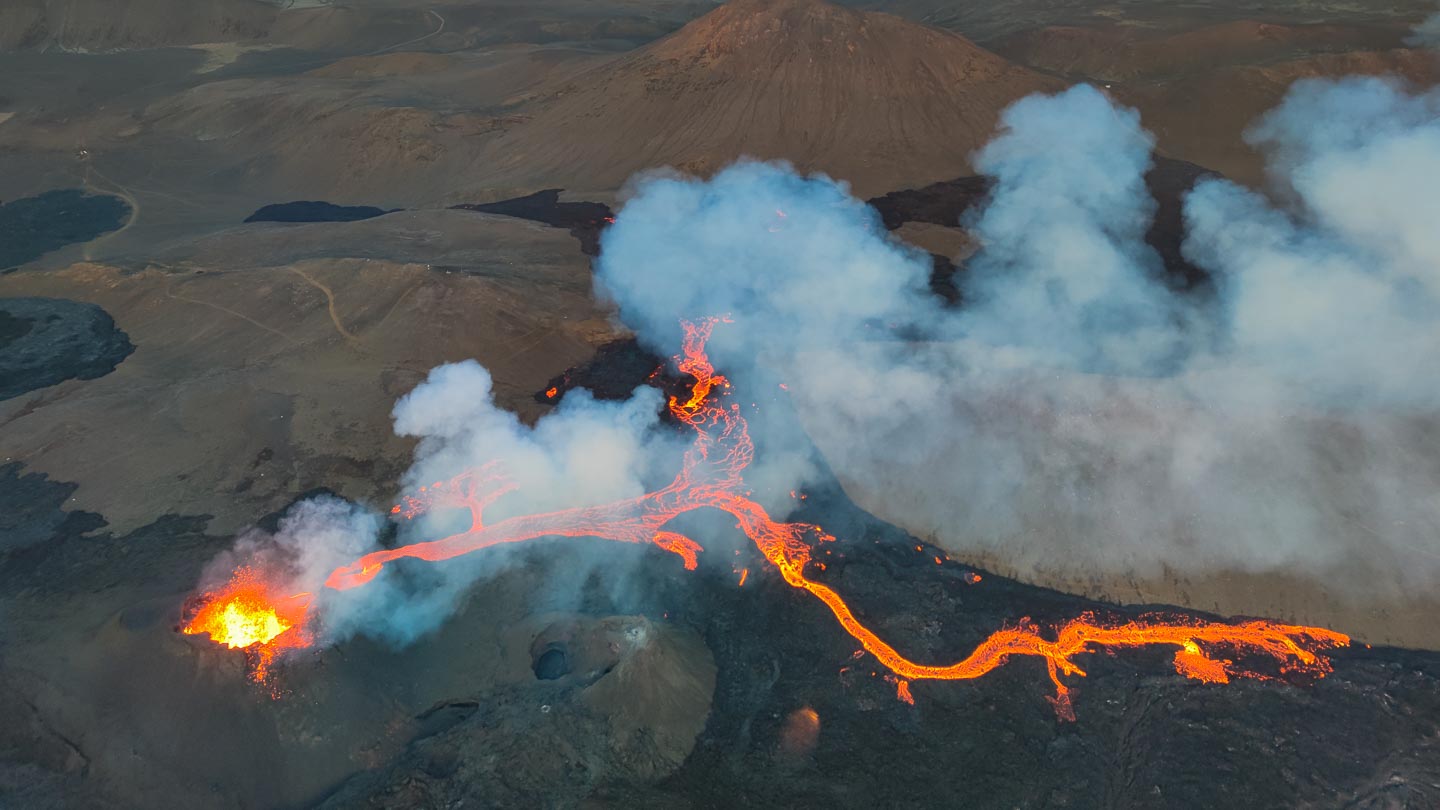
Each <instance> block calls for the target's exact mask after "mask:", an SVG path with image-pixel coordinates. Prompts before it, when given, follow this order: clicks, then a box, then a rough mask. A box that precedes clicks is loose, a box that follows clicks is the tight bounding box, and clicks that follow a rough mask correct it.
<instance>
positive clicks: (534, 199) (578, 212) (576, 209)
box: [452, 188, 614, 256]
mask: <svg viewBox="0 0 1440 810" xmlns="http://www.w3.org/2000/svg"><path fill="white" fill-rule="evenodd" d="M562 191H564V189H559V188H548V189H545V190H544V191H537V192H535V193H534V194H530V195H528V196H525V197H516V198H514V199H510V200H501V201H500V202H493V203H480V204H476V203H466V204H463V205H456V206H452V207H453V208H457V209H460V210H463V211H478V212H480V213H482V214H500V215H501V216H507V217H516V218H517V219H528V220H531V221H533V222H543V223H545V224H546V225H550V226H551V227H555V228H565V229H566V230H568V231H570V235H571V236H574V237H575V238H576V239H578V240H580V252H582V253H584V254H585V255H586V256H599V255H600V232H601V231H603V230H605V227H606V226H607V225H609V224H610V223H611V222H613V221H614V217H613V216H612V215H611V213H610V206H608V205H605V204H604V203H597V202H560V192H562Z"/></svg>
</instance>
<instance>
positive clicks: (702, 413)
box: [183, 318, 1350, 720]
mask: <svg viewBox="0 0 1440 810" xmlns="http://www.w3.org/2000/svg"><path fill="white" fill-rule="evenodd" d="M718 322H719V319H716V318H710V319H706V320H702V321H698V322H694V323H690V322H687V323H685V324H684V327H685V341H684V345H683V350H682V353H681V355H680V356H679V357H677V358H676V362H677V365H678V366H679V369H680V371H682V372H684V373H686V374H689V375H691V376H692V377H694V379H695V382H694V384H693V385H692V386H691V388H690V393H689V396H688V397H686V398H680V397H671V399H670V403H669V409H670V413H671V414H672V415H673V416H674V417H675V418H676V419H678V420H679V421H680V422H682V423H684V424H685V425H687V426H689V427H690V428H691V429H692V430H694V433H695V437H694V442H693V444H691V446H690V447H689V449H688V450H687V451H686V452H685V455H684V459H683V463H682V465H681V468H680V471H679V473H678V474H677V475H676V476H675V480H674V481H672V482H671V483H670V484H669V485H668V486H666V487H664V488H662V489H659V490H656V491H655V492H650V493H648V494H645V495H642V496H640V497H637V498H632V499H629V500H624V501H618V502H615V503H610V504H606V505H603V506H590V507H584V508H577V509H565V510H561V511H556V512H549V513H544V514H535V515H523V516H517V517H512V518H508V519H506V520H502V521H499V522H496V523H491V524H487V523H485V522H484V521H483V520H482V519H481V513H482V512H483V511H484V509H485V507H486V506H487V505H488V504H490V503H492V502H494V501H495V499H497V498H499V497H500V496H501V495H503V494H505V493H507V492H510V491H511V490H512V489H513V486H511V485H510V484H509V483H508V482H507V481H506V480H505V479H504V478H503V477H502V476H500V475H498V474H496V473H494V472H493V469H492V468H488V467H487V468H482V469H480V470H475V471H471V472H467V473H465V474H462V475H460V476H458V477H456V478H454V479H452V480H450V481H448V482H441V483H438V484H436V485H433V486H430V487H426V488H424V489H423V490H422V492H421V493H420V494H419V495H418V496H416V497H409V498H406V499H405V502H404V503H403V504H402V505H400V506H396V507H395V508H394V509H393V510H392V511H393V512H394V513H396V514H403V515H405V516H410V517H413V516H414V515H416V514H419V513H421V512H423V511H425V510H426V509H430V508H434V507H461V508H468V509H469V511H470V514H471V518H472V522H471V525H470V528H469V529H467V530H466V531H464V532H461V533H459V534H454V535H451V536H449V537H444V538H441V539H438V540H432V541H427V542H419V543H412V544H410V545H406V546H400V547H397V548H393V549H385V550H382V551H376V552H373V553H370V554H366V555H365V556H363V557H361V558H360V559H358V560H356V561H355V562H353V563H351V564H350V565H346V566H343V567H341V568H338V569H336V570H335V571H334V572H332V573H331V574H330V576H329V579H328V580H327V581H326V583H325V585H326V586H327V587H329V588H334V589H336V590H347V589H350V588H359V587H363V586H364V585H365V584H366V583H368V582H370V581H371V580H372V579H374V578H375V576H376V575H377V574H379V573H380V571H381V570H382V569H383V568H384V567H385V565H386V564H387V563H389V562H391V561H393V560H397V559H400V558H402V557H416V558H419V559H422V560H428V561H430V562H440V561H443V560H448V559H451V558H452V557H458V556H460V555H463V554H470V553H472V552H475V551H479V550H481V549H485V548H489V547H491V546H496V545H500V544H502V543H521V542H525V541H527V540H534V539H537V538H541V537H555V536H565V537H593V538H601V539H605V540H615V541H619V542H624V543H652V544H654V545H656V546H659V547H660V548H662V549H665V550H666V551H669V552H672V553H674V554H676V555H678V556H679V557H680V558H681V560H682V561H683V562H684V565H685V568H686V569H689V570H694V569H695V567H696V564H697V556H696V555H698V554H699V553H700V552H701V551H703V549H702V548H701V546H700V545H699V544H698V543H696V542H695V541H694V540H691V539H690V538H688V537H685V536H684V535H681V534H678V533H676V532H673V531H667V530H666V528H665V527H666V525H667V524H668V523H670V521H671V520H673V519H674V518H675V517H677V516H679V515H681V514H683V513H685V512H689V511H691V510H695V509H700V508H703V507H710V508H715V509H721V510H724V511H725V512H728V513H729V514H731V515H733V516H734V518H735V520H736V521H737V522H738V525H739V528H740V530H741V531H743V532H744V533H745V534H746V536H748V537H749V538H750V539H751V540H752V541H753V542H754V543H755V545H756V546H757V547H758V548H759V550H760V552H761V553H762V554H763V555H764V556H765V558H766V559H767V560H769V561H770V563H771V564H773V565H774V566H775V568H776V569H777V570H778V571H779V573H780V576H781V577H782V578H784V580H785V582H786V583H787V584H789V585H790V586H791V587H793V588H798V589H800V590H803V591H805V592H807V593H809V594H810V595H811V596H813V597H815V598H816V599H818V600H820V601H821V602H822V603H824V605H825V607H827V608H828V609H829V610H830V612H831V613H832V614H833V615H834V617H835V620H836V621H837V622H839V624H840V627H841V628H843V629H844V630H845V632H847V633H849V634H850V635H851V636H853V637H854V638H855V640H856V641H857V642H859V644H860V646H861V647H862V648H864V650H865V651H866V652H868V653H870V654H871V655H873V656H874V657H875V659H876V660H877V661H879V662H880V664H881V665H882V666H884V667H885V668H886V669H888V670H890V672H891V673H893V674H892V675H890V676H889V677H888V678H887V679H888V680H891V681H892V682H893V683H894V684H895V685H896V690H897V696H898V697H899V698H900V699H902V700H905V701H907V702H913V698H912V697H911V692H910V688H909V682H910V681H914V680H968V679H971V678H979V677H981V676H982V675H985V674H986V673H989V672H990V671H992V670H994V669H996V668H998V667H1000V666H1003V665H1004V664H1005V663H1006V662H1007V661H1008V660H1009V659H1010V658H1011V657H1013V656H1034V657H1037V658H1040V659H1041V660H1043V661H1044V662H1045V666H1046V667H1047V669H1048V670H1049V674H1050V680H1051V682H1052V683H1053V684H1054V687H1055V696H1054V697H1053V698H1050V700H1051V702H1052V703H1053V704H1054V707H1055V711H1056V713H1057V714H1058V715H1059V716H1060V717H1061V718H1062V719H1067V720H1073V719H1074V712H1073V710H1072V708H1071V703H1070V689H1069V687H1068V686H1067V685H1066V683H1065V682H1064V680H1063V679H1062V676H1083V675H1084V674H1085V673H1084V671H1083V670H1081V669H1080V667H1079V666H1078V665H1077V664H1076V663H1075V660H1074V659H1075V657H1076V656H1077V655H1080V654H1082V653H1086V652H1091V651H1094V650H1096V649H1098V648H1121V647H1140V646H1146V645H1164V646H1170V647H1174V648H1175V658H1174V665H1175V670H1176V671H1177V672H1179V673H1180V674H1182V675H1185V676H1186V677H1189V678H1194V679H1197V680H1201V681H1207V682H1210V683H1227V682H1228V681H1229V680H1230V678H1232V677H1247V678H1265V677H1267V676H1266V675H1264V674H1263V673H1261V672H1258V671H1255V670H1251V669H1248V668H1245V667H1242V666H1239V665H1237V664H1236V663H1235V662H1234V661H1231V660H1227V659H1224V658H1219V657H1216V656H1217V654H1218V653H1219V652H1221V651H1231V652H1233V653H1236V654H1243V655H1246V656H1250V657H1256V656H1261V657H1268V658H1270V659H1272V660H1273V661H1275V662H1277V663H1278V665H1279V669H1280V671H1281V672H1283V673H1292V674H1305V675H1309V676H1311V677H1323V676H1324V675H1325V674H1326V673H1328V672H1330V671H1331V664H1330V661H1329V659H1328V658H1327V657H1326V656H1325V655H1324V651H1325V650H1329V649H1333V648H1336V647H1341V646H1345V645H1347V644H1349V643H1350V639H1349V637H1348V636H1346V635H1344V634H1342V633H1337V632H1334V631H1331V630H1326V629H1323V628H1318V627H1303V626H1295V625H1285V624H1276V623H1274V622H1268V621H1248V622H1244V623H1239V624H1227V623H1220V622H1208V621H1200V620H1192V619H1186V618H1183V617H1173V616H1165V615H1159V614H1157V615H1147V616H1142V617H1138V618H1135V619H1131V620H1129V621H1114V622H1106V621H1103V620H1100V619H1097V618H1096V616H1094V615H1093V614H1090V613H1085V614H1081V615H1080V616H1078V617H1076V618H1074V619H1072V620H1070V621H1068V622H1065V623H1064V624H1061V625H1060V626H1058V627H1055V628H1051V631H1050V632H1049V633H1046V632H1044V631H1043V630H1042V628H1040V627H1039V626H1037V625H1036V624H1034V623H1032V622H1030V621H1029V620H1028V619H1027V620H1022V621H1021V622H1020V623H1019V624H1018V625H1017V626H1015V627H1008V628H1002V629H1000V630H997V631H995V632H994V633H993V634H991V635H990V637H989V638H987V639H985V641H983V642H982V643H981V644H980V645H979V646H978V647H977V648H976V649H975V650H973V651H972V652H971V653H970V654H969V655H968V656H966V657H965V658H963V659H961V660H959V661H956V662H955V663H952V664H945V665H937V664H921V663H917V662H915V661H911V660H910V659H908V658H906V657H905V656H904V655H902V654H901V653H899V652H897V651H896V650H895V648H894V647H892V646H890V645H889V644H887V643H885V641H884V640H882V639H881V638H880V637H879V636H877V635H876V634H875V633H874V632H872V631H871V630H870V629H869V628H867V627H866V626H865V625H864V624H862V623H861V622H860V620H859V619H857V618H856V617H855V614H854V612H853V611H851V609H850V606H849V605H847V604H846V602H845V599H844V597H842V596H841V595H840V594H839V593H837V592H836V591H835V590H834V589H832V588H830V587H829V586H827V585H824V584H822V583H819V582H815V581H813V580H811V579H809V578H808V577H807V576H806V567H807V565H808V564H810V562H811V559H812V553H813V551H814V550H815V549H816V548H817V547H819V546H820V545H821V544H823V543H827V542H833V541H834V539H835V538H834V537H832V536H830V535H829V534H826V533H825V532H824V530H822V529H821V528H820V527H819V526H815V525H812V524H807V523H782V522H779V521H776V520H773V519H771V517H770V516H769V515H768V514H767V513H766V512H765V510H764V509H762V508H761V507H760V506H759V505H758V504H756V503H755V502H754V501H752V500H750V499H749V498H748V497H747V496H746V492H745V487H744V483H743V480H742V473H743V472H744V471H745V468H746V467H747V466H749V464H750V462H751V460H752V459H753V458H754V454H755V446H754V443H753V442H752V441H751V439H750V434H749V430H748V425H747V424H746V422H745V419H744V418H743V417H741V415H740V408H739V406H738V405H735V404H727V403H726V402H725V392H726V389H728V388H729V383H728V382H726V380H725V378H724V377H722V376H720V375H718V374H716V373H715V369H714V367H713V366H712V365H711V363H710V360H709V358H708V357H707V355H706V352H705V344H706V341H707V340H708V339H709V337H710V333H711V331H712V330H713V329H714V327H715V325H716V323H718ZM310 604H311V595H310V594H307V593H302V594H288V595H287V594H283V593H275V592H274V591H273V588H270V587H268V586H267V585H266V583H265V581H264V578H263V577H262V576H260V575H259V574H258V573H256V572H255V571H253V570H252V569H249V568H242V569H241V570H239V571H237V572H236V573H235V575H234V576H233V577H232V579H231V581H230V582H229V583H227V584H226V585H225V586H223V587H221V588H219V589H216V590H214V591H211V592H208V593H206V594H204V595H203V596H202V597H201V599H200V600H199V607H198V610H197V611H196V612H195V613H194V615H193V618H191V619H190V620H189V622H188V623H187V624H186V625H185V627H184V628H183V630H184V632H186V633H191V634H196V633H206V634H209V636H210V637H211V639H212V640H214V641H215V642H216V643H219V644H224V645H227V646H229V647H232V648H247V649H249V650H252V651H253V652H255V653H256V654H257V655H256V658H255V660H256V661H257V665H256V667H255V670H254V674H255V676H256V678H257V679H259V680H263V679H264V678H265V677H266V674H267V672H268V670H269V665H270V664H271V663H272V662H273V661H274V659H275V657H276V655H278V654H279V653H280V652H282V651H284V650H288V649H297V648H303V647H307V646H310V645H311V644H313V636H312V634H311V633H310V632H308V630H307V628H306V623H307V619H308V618H309V616H310V614H309V607H310Z"/></svg>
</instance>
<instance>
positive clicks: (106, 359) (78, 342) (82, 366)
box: [0, 298, 135, 400]
mask: <svg viewBox="0 0 1440 810" xmlns="http://www.w3.org/2000/svg"><path fill="white" fill-rule="evenodd" d="M133 351H135V347H134V346H133V345H131V343H130V338H129V337H128V336H127V335H126V334H125V333H124V332H122V331H121V330H120V329H119V328H118V327H116V326H115V321H114V320H113V319H111V317H110V315H109V314H108V313H107V312H105V310H103V309H101V308H100V307H98V306H96V305H94V304H88V303H84V302H81V301H68V300H65V299H61V298H0V400H4V399H9V398H11V397H17V396H19V395H21V394H24V393H26V392H28V391H34V390H35V389H37V388H44V387H46V386H49V385H54V384H56V383H58V382H63V381H65V380H69V379H80V380H93V379H95V378H96V377H101V376H104V375H105V374H108V373H110V372H111V371H114V370H115V367H116V366H118V365H119V364H120V361H122V360H124V359H125V358H126V357H129V356H130V353H131V352H133Z"/></svg>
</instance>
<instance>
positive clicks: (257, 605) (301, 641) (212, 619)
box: [181, 568, 311, 681]
mask: <svg viewBox="0 0 1440 810" xmlns="http://www.w3.org/2000/svg"><path fill="white" fill-rule="evenodd" d="M310 598H311V595H310V594H308V593H297V594H293V595H291V596H288V597H279V598H277V596H276V595H275V594H273V593H271V589H270V588H269V587H268V586H267V585H266V584H265V583H264V582H263V581H262V580H261V578H260V576H259V575H258V574H257V573H256V572H255V571H254V570H253V569H250V568H241V569H240V570H238V571H236V572H235V573H234V575H232V576H231V579H230V581H229V582H228V583H226V584H225V586H224V587H223V588H221V589H220V590H217V591H211V592H209V593H207V594H205V596H204V597H203V599H202V601H201V605H200V609H199V610H198V611H196V612H195V615H194V616H192V617H191V619H190V621H189V622H187V623H186V624H185V626H184V627H183V628H181V632H183V633H185V634H186V635H198V634H202V633H203V634H206V635H208V636H210V640H211V641H214V642H215V643H216V644H223V645H225V646H226V647H229V648H230V649H232V650H233V649H249V648H254V650H255V653H256V663H255V667H254V669H253V670H252V671H251V676H252V677H253V678H254V679H255V680H257V681H263V680H265V678H266V676H267V674H268V673H269V669H270V663H271V662H272V661H273V660H274V659H275V656H276V655H277V654H278V653H279V652H280V650H282V649H287V648H292V647H304V646H306V645H308V644H309V643H310V641H309V638H308V637H307V636H306V634H305V633H304V631H303V629H301V630H297V631H296V632H293V633H292V632H290V631H291V630H294V629H295V628H296V626H297V625H303V624H304V622H305V614H306V609H307V608H308V607H309V606H310Z"/></svg>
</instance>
